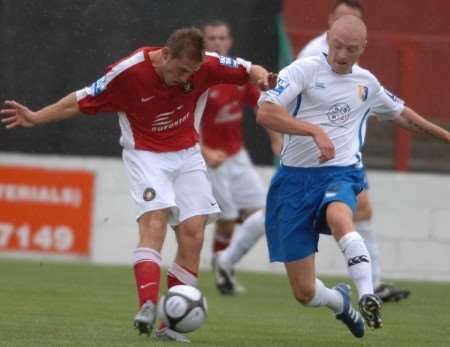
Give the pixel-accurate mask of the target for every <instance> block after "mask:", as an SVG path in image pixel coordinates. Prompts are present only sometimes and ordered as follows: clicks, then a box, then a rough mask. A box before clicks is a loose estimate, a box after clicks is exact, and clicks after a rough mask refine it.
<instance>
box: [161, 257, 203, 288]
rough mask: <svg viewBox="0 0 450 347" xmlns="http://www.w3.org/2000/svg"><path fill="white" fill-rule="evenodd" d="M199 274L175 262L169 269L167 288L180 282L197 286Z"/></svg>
mask: <svg viewBox="0 0 450 347" xmlns="http://www.w3.org/2000/svg"><path fill="white" fill-rule="evenodd" d="M197 278H198V274H197V273H196V272H194V271H191V270H189V269H188V268H186V267H184V266H181V265H178V264H177V263H173V264H172V266H171V267H170V268H169V269H168V271H167V288H172V287H173V286H177V285H179V284H187V285H189V286H193V287H196V286H197Z"/></svg>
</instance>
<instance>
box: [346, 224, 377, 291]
mask: <svg viewBox="0 0 450 347" xmlns="http://www.w3.org/2000/svg"><path fill="white" fill-rule="evenodd" d="M338 244H339V247H340V248H341V250H342V252H343V253H344V257H345V260H346V262H347V269H348V273H349V275H350V277H351V278H352V279H353V282H355V285H356V288H357V289H358V294H359V297H360V298H361V297H362V296H363V295H364V294H373V284H372V268H371V265H370V255H369V251H368V250H367V248H366V245H365V244H364V240H363V239H362V237H361V235H359V233H357V232H356V231H351V232H349V233H347V234H345V236H343V237H342V238H341V239H340V240H339V241H338Z"/></svg>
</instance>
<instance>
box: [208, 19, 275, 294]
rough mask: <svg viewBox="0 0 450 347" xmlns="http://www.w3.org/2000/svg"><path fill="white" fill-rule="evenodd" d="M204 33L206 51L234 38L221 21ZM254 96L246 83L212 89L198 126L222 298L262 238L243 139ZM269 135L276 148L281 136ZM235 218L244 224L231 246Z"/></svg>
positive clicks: (259, 196) (260, 203)
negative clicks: (215, 211)
mask: <svg viewBox="0 0 450 347" xmlns="http://www.w3.org/2000/svg"><path fill="white" fill-rule="evenodd" d="M203 32H204V36H205V45H206V49H207V50H208V51H213V52H216V53H218V54H220V55H223V56H227V55H228V53H229V50H230V48H231V46H232V42H233V39H232V35H231V29H230V26H229V25H228V24H227V23H226V22H224V21H221V20H216V21H211V22H208V23H206V24H205V25H204V26H203ZM259 95H260V91H259V89H258V88H256V87H255V86H254V85H252V84H250V83H247V84H245V85H242V86H238V85H230V84H228V85H225V84H221V85H217V86H214V87H212V88H210V90H209V93H208V100H207V103H206V106H205V111H204V112H203V118H202V123H201V132H200V135H201V144H202V153H203V156H204V157H205V160H206V163H207V165H208V173H209V178H210V180H211V183H212V188H213V193H214V196H215V198H216V200H217V203H218V204H219V207H220V209H221V214H220V217H219V219H218V221H217V222H216V229H215V235H214V240H213V264H214V270H215V277H216V278H215V281H216V286H217V288H218V290H219V291H220V292H221V293H222V294H225V295H232V294H235V293H236V292H239V291H240V290H242V289H243V287H242V286H240V285H239V284H238V283H237V281H236V280H235V278H234V276H233V273H234V271H233V266H234V264H235V263H237V261H239V260H240V259H241V258H242V257H243V256H244V255H245V253H247V251H248V250H249V249H250V248H251V247H252V246H253V245H254V244H255V243H256V241H258V239H259V238H260V237H261V236H262V235H263V234H264V212H263V208H264V206H265V200H266V192H265V189H264V187H263V184H262V182H261V178H260V177H259V176H258V174H257V173H256V170H255V168H254V166H253V164H252V162H251V160H250V158H249V155H248V153H247V151H246V149H245V148H244V145H243V138H242V116H243V110H244V107H245V106H250V107H256V103H257V101H258V98H259ZM270 135H271V137H273V138H274V139H278V144H279V147H281V135H278V137H277V136H276V135H275V134H274V133H270ZM238 218H239V219H241V220H245V222H244V224H242V226H241V228H240V230H239V231H238V233H237V234H236V235H235V236H234V237H233V241H232V243H231V244H230V240H231V237H232V234H233V231H234V228H235V224H236V221H237V220H238ZM225 249H226V251H223V250H225ZM218 260H220V261H219V263H218ZM222 265H223V266H222Z"/></svg>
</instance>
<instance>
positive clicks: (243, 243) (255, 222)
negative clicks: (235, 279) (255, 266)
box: [219, 210, 265, 267]
mask: <svg viewBox="0 0 450 347" xmlns="http://www.w3.org/2000/svg"><path fill="white" fill-rule="evenodd" d="M264 222H265V215H264V211H263V210H259V211H257V212H255V213H253V214H252V215H250V216H249V217H248V218H247V219H246V220H245V221H244V223H243V224H242V225H241V227H240V228H239V230H238V231H237V233H236V235H234V237H233V238H232V239H231V242H230V245H229V246H228V247H227V248H226V249H225V250H224V251H222V252H221V253H220V258H219V261H220V262H221V263H222V264H223V265H224V266H227V267H233V265H234V264H236V263H237V262H238V261H239V260H241V259H242V257H243V256H244V255H245V254H247V252H248V251H249V250H250V249H251V248H252V247H253V246H254V245H255V244H256V242H257V241H258V240H259V238H260V237H261V236H262V235H264V231H265V227H264Z"/></svg>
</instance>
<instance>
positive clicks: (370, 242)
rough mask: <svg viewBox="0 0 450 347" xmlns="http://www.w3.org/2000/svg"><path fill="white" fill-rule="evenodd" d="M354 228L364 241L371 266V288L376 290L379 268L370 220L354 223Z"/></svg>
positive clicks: (378, 281)
mask: <svg viewBox="0 0 450 347" xmlns="http://www.w3.org/2000/svg"><path fill="white" fill-rule="evenodd" d="M355 228H356V230H357V231H358V232H359V234H360V235H361V236H362V238H363V239H364V242H365V244H366V247H367V250H368V251H369V254H370V261H371V264H372V283H373V287H374V288H376V287H378V286H379V285H380V284H381V267H380V260H379V251H378V245H377V241H376V238H375V232H374V227H373V223H372V222H371V221H370V220H363V221H360V222H356V223H355Z"/></svg>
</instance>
